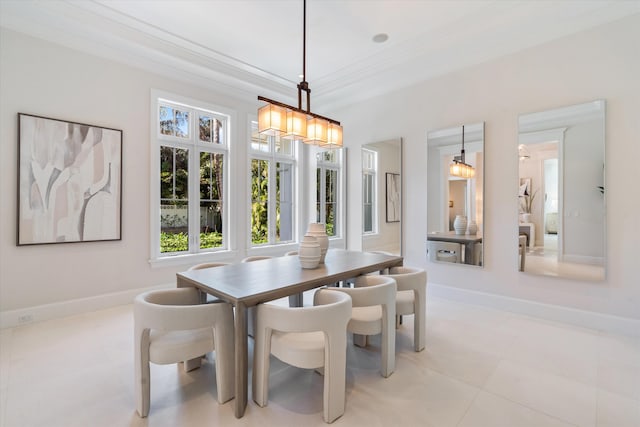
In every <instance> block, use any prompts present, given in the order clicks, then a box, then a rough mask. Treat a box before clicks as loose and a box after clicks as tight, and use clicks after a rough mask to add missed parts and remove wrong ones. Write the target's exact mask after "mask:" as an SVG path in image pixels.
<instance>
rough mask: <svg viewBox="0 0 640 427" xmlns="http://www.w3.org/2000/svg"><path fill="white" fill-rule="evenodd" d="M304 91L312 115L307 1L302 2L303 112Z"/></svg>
mask: <svg viewBox="0 0 640 427" xmlns="http://www.w3.org/2000/svg"><path fill="white" fill-rule="evenodd" d="M302 91H304V92H305V93H306V94H307V111H306V112H307V113H311V89H309V83H308V82H307V0H303V1H302V81H301V82H300V83H298V108H299V109H300V110H302Z"/></svg>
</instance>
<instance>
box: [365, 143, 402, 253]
mask: <svg viewBox="0 0 640 427" xmlns="http://www.w3.org/2000/svg"><path fill="white" fill-rule="evenodd" d="M362 250H363V251H368V252H374V251H379V252H388V253H391V254H394V255H402V138H398V139H393V140H389V141H381V142H375V143H371V144H365V145H363V146H362Z"/></svg>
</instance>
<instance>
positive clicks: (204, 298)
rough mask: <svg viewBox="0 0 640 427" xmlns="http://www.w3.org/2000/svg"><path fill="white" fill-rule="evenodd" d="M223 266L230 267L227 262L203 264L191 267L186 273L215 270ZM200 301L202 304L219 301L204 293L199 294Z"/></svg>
mask: <svg viewBox="0 0 640 427" xmlns="http://www.w3.org/2000/svg"><path fill="white" fill-rule="evenodd" d="M225 265H230V264H229V263H228V262H203V263H201V264H196V265H192V266H191V267H190V268H189V270H188V271H192V270H204V269H205V268H216V267H224V266H225ZM200 301H202V302H218V301H220V300H219V299H218V298H216V297H214V296H213V295H207V294H206V293H204V292H202V291H201V292H200Z"/></svg>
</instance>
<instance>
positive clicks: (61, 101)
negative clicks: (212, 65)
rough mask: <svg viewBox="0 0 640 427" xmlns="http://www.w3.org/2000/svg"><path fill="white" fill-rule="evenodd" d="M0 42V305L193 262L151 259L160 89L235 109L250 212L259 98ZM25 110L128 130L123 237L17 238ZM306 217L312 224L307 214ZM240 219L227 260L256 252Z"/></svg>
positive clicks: (134, 285)
mask: <svg viewBox="0 0 640 427" xmlns="http://www.w3.org/2000/svg"><path fill="white" fill-rule="evenodd" d="M0 43H1V44H0V52H1V55H2V56H1V60H0V93H1V96H0V141H1V145H0V194H2V195H3V197H4V203H3V204H2V213H1V215H2V216H1V219H0V311H2V312H5V313H6V312H7V311H15V310H20V309H25V308H27V307H34V306H40V305H46V304H56V303H61V302H64V301H70V300H77V299H83V298H84V299H91V298H93V297H96V296H101V295H108V294H118V293H124V295H125V297H126V298H128V296H127V292H128V291H132V290H134V291H135V290H139V289H141V288H147V287H153V286H158V285H163V284H172V283H175V273H176V272H177V271H183V270H185V269H186V267H187V266H188V265H189V264H187V265H176V266H171V267H157V268H152V267H151V266H150V264H149V262H148V260H149V256H150V255H149V215H150V214H149V173H150V172H149V141H150V140H149V117H150V113H149V108H150V92H151V89H152V88H154V89H160V90H163V91H167V92H170V93H175V94H178V95H182V96H185V97H189V98H192V99H196V100H202V101H205V102H208V103H212V104H215V105H221V106H224V107H227V108H230V109H233V110H235V111H236V113H237V122H236V123H235V124H234V126H233V128H232V138H233V141H232V144H233V146H232V148H231V159H230V161H231V167H230V171H231V172H232V174H235V177H234V179H235V180H236V181H237V182H238V183H239V186H238V187H236V188H235V189H234V191H233V193H234V194H233V195H234V198H233V200H232V202H231V203H232V206H231V210H232V212H233V216H234V218H236V219H241V218H248V216H247V207H246V203H245V202H246V200H248V199H247V191H246V188H245V187H246V185H247V179H246V175H245V172H246V170H247V161H246V146H247V144H246V143H245V141H247V138H246V134H247V126H246V123H247V120H248V117H249V116H248V115H249V114H251V115H255V113H256V106H257V104H258V103H257V101H255V102H252V101H242V100H239V99H233V98H230V97H229V96H225V95H221V94H218V93H215V92H212V91H211V90H204V89H202V88H199V87H196V86H193V85H189V84H185V83H184V82H180V81H177V80H171V79H167V78H164V77H160V76H158V75H155V74H152V73H149V72H146V71H142V70H139V69H136V68H132V67H128V66H125V65H121V64H119V63H116V62H113V61H109V60H105V59H101V58H98V57H95V56H91V55H87V54H83V53H80V52H77V51H74V50H71V49H67V48H63V47H60V46H58V45H54V44H51V43H48V42H45V41H42V40H38V39H35V38H31V37H27V36H24V35H21V34H18V33H16V32H12V31H8V30H4V29H3V30H2V33H1V34H0ZM18 112H23V113H30V114H35V115H41V116H46V117H52V118H58V119H63V120H70V121H76V122H80V123H88V124H94V125H99V126H105V127H111V128H116V129H122V130H123V135H124V136H123V162H124V164H123V200H122V206H123V215H122V216H123V223H122V240H121V241H112V242H93V243H70V244H55V245H36V246H21V247H17V246H16V244H15V240H16V237H15V226H16V206H15V201H16V186H17V182H16V179H17V177H16V175H17V171H16V159H17V113H18ZM306 204H307V201H306V200H302V201H301V205H306ZM303 222H304V224H305V225H304V229H306V223H307V222H308V218H306V217H304V218H301V223H303ZM234 227H235V228H234V229H233V230H230V231H232V232H233V233H234V234H235V235H236V236H238V237H239V238H238V244H237V247H235V248H234V249H236V252H234V253H232V254H229V255H228V259H227V260H229V261H233V260H239V259H240V258H242V257H244V256H245V255H246V254H247V252H248V251H247V248H246V243H247V241H248V238H245V237H246V236H247V228H248V225H247V222H244V221H241V220H240V221H236V223H235V226H234ZM290 249H293V248H289V249H284V248H280V249H279V250H278V251H279V253H283V252H284V251H285V250H290ZM115 300H118V301H122V299H117V298H116V299H115ZM5 320H6V321H8V322H11V321H12V319H6V317H5ZM33 320H39V319H38V318H37V316H34V319H33Z"/></svg>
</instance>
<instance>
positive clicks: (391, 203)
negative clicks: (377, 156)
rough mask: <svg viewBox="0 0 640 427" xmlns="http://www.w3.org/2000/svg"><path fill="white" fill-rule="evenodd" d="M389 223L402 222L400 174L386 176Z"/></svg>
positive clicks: (387, 174)
mask: <svg viewBox="0 0 640 427" xmlns="http://www.w3.org/2000/svg"><path fill="white" fill-rule="evenodd" d="M385 175H386V179H387V187H386V190H387V222H400V174H399V173H389V172H387V173H386V174H385Z"/></svg>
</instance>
